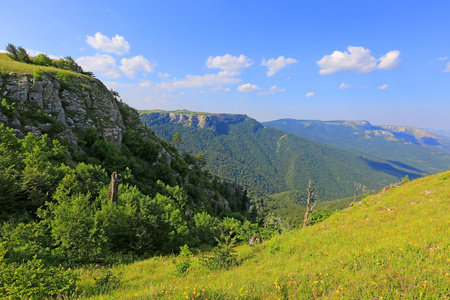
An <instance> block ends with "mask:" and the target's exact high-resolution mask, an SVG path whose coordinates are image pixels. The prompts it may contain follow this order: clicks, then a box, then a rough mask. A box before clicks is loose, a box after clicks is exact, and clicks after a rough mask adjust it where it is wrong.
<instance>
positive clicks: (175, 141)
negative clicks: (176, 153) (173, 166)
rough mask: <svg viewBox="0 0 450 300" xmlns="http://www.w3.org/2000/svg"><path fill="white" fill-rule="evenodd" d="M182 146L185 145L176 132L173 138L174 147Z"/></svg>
mask: <svg viewBox="0 0 450 300" xmlns="http://www.w3.org/2000/svg"><path fill="white" fill-rule="evenodd" d="M181 144H183V143H182V142H181V137H180V134H179V133H178V132H175V134H174V135H173V138H172V145H174V146H175V147H176V145H181Z"/></svg>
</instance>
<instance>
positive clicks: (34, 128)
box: [25, 125, 42, 135]
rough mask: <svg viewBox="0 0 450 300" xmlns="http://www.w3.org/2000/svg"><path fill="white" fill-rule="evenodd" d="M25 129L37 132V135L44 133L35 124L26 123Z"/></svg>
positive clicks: (33, 132)
mask: <svg viewBox="0 0 450 300" xmlns="http://www.w3.org/2000/svg"><path fill="white" fill-rule="evenodd" d="M25 131H26V132H31V133H32V134H36V135H42V133H41V131H40V130H39V129H38V128H37V127H34V126H29V125H25Z"/></svg>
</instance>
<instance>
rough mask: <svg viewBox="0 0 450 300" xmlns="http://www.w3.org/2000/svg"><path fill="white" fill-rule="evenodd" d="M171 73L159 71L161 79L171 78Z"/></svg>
mask: <svg viewBox="0 0 450 300" xmlns="http://www.w3.org/2000/svg"><path fill="white" fill-rule="evenodd" d="M170 76H171V75H170V74H169V73H162V72H159V73H158V77H159V78H160V79H167V78H169V77H170Z"/></svg>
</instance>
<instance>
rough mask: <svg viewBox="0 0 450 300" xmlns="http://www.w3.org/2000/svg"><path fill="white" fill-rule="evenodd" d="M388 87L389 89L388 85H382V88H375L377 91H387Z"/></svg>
mask: <svg viewBox="0 0 450 300" xmlns="http://www.w3.org/2000/svg"><path fill="white" fill-rule="evenodd" d="M388 87H389V85H387V84H383V85H382V86H379V87H377V89H379V90H385V89H387V88H388Z"/></svg>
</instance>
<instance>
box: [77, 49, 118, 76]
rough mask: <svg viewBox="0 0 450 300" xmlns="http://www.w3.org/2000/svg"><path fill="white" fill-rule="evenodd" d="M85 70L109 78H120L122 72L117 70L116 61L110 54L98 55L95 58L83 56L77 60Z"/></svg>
mask: <svg viewBox="0 0 450 300" xmlns="http://www.w3.org/2000/svg"><path fill="white" fill-rule="evenodd" d="M76 63H77V64H78V65H80V66H81V67H82V68H83V70H85V71H91V72H93V73H95V74H96V75H99V76H105V77H109V78H119V77H120V71H119V68H117V65H116V60H115V59H114V57H112V56H111V55H108V54H96V55H95V56H83V57H79V58H77V60H76Z"/></svg>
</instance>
